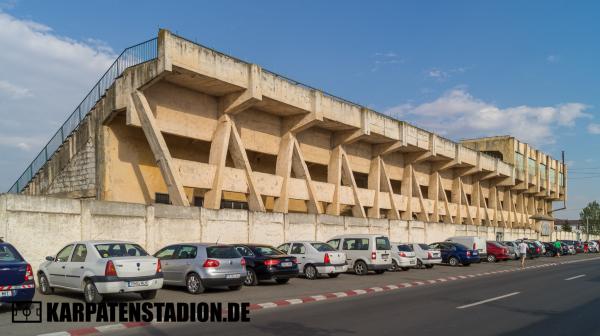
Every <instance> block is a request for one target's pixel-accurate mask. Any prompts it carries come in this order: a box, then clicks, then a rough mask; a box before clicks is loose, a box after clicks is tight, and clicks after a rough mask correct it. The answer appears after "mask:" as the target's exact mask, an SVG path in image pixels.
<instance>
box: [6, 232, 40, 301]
mask: <svg viewBox="0 0 600 336" xmlns="http://www.w3.org/2000/svg"><path fill="white" fill-rule="evenodd" d="M33 279H34V277H33V271H32V269H31V265H29V264H28V263H27V262H26V261H25V259H23V257H22V256H21V254H20V253H19V252H18V251H17V249H16V248H14V246H12V245H11V244H9V243H5V242H2V241H1V240H0V304H3V303H10V302H23V301H31V299H32V298H33V295H34V294H35V282H34V280H33Z"/></svg>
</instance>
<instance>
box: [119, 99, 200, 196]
mask: <svg viewBox="0 0 600 336" xmlns="http://www.w3.org/2000/svg"><path fill="white" fill-rule="evenodd" d="M131 99H132V103H133V105H134V106H135V109H136V111H137V114H138V117H139V119H140V122H141V124H142V130H143V131H144V135H145V136H146V139H147V140H148V144H149V145H150V149H151V150H152V154H154V159H155V160H156V163H157V164H158V167H159V169H160V172H161V174H162V176H163V178H164V180H165V184H166V185H167V190H168V192H169V199H170V200H171V202H172V203H173V205H180V206H189V205H190V203H189V201H188V199H187V197H186V195H185V192H184V190H183V186H182V184H181V181H180V179H179V174H178V172H176V171H175V168H174V165H173V158H172V157H171V153H170V152H169V148H168V147H167V143H166V142H165V139H164V137H163V135H162V133H161V131H160V129H159V128H158V125H157V123H156V119H155V118H154V114H152V110H151V109H150V104H148V100H147V99H146V96H145V95H144V94H143V93H142V92H140V91H135V92H132V93H131Z"/></svg>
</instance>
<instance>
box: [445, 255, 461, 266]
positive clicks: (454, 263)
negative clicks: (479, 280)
mask: <svg viewBox="0 0 600 336" xmlns="http://www.w3.org/2000/svg"><path fill="white" fill-rule="evenodd" d="M459 263H460V261H459V260H458V258H456V257H450V259H448V264H450V266H458V264H459Z"/></svg>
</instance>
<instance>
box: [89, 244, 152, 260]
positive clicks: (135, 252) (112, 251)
mask: <svg viewBox="0 0 600 336" xmlns="http://www.w3.org/2000/svg"><path fill="white" fill-rule="evenodd" d="M95 247H96V250H98V253H100V257H102V258H113V257H141V256H147V255H148V252H146V251H145V250H144V249H143V248H142V247H141V246H139V245H138V244H128V243H110V244H96V245H95Z"/></svg>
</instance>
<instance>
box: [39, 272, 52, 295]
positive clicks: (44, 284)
mask: <svg viewBox="0 0 600 336" xmlns="http://www.w3.org/2000/svg"><path fill="white" fill-rule="evenodd" d="M38 283H39V284H40V285H39V289H40V293H42V294H44V295H50V294H53V293H54V288H52V287H50V282H49V281H48V278H46V275H45V274H44V273H41V274H40V275H39V277H38Z"/></svg>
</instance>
